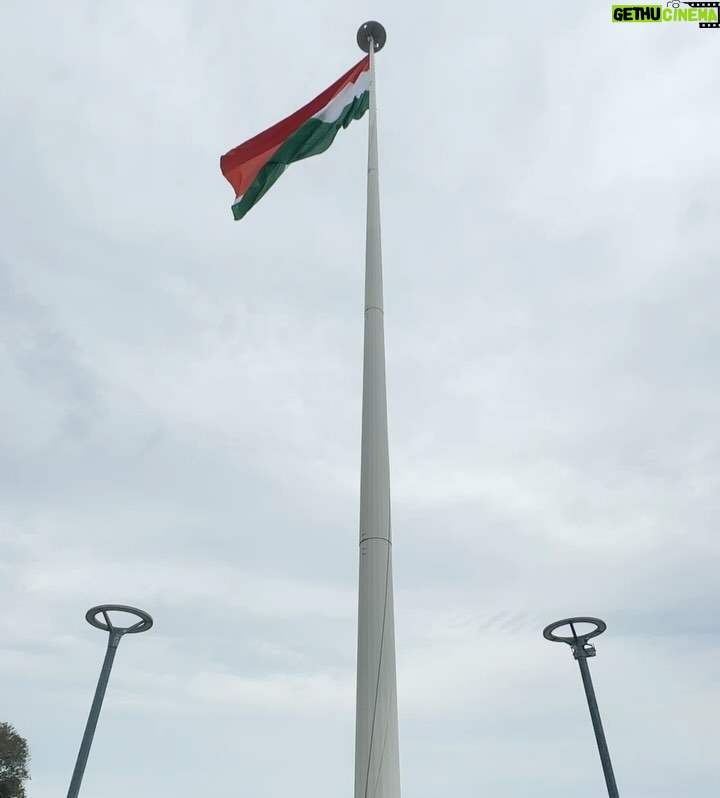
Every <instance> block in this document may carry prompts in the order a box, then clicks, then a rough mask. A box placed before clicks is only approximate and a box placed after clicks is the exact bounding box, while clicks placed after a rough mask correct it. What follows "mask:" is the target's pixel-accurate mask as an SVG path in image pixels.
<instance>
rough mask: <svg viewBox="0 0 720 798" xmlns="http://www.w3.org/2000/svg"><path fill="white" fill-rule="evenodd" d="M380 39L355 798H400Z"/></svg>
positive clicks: (369, 46)
mask: <svg viewBox="0 0 720 798" xmlns="http://www.w3.org/2000/svg"><path fill="white" fill-rule="evenodd" d="M385 39H386V33H385V29H384V28H383V26H382V25H380V23H379V22H366V23H365V24H364V25H362V26H361V27H360V29H359V31H358V34H357V42H358V45H359V46H360V49H361V50H363V51H364V52H366V53H369V56H370V92H369V94H370V98H369V99H370V107H369V115H368V116H369V130H368V176H367V232H366V242H365V246H366V249H365V330H364V354H363V398H362V444H361V455H360V569H359V590H358V651H357V704H356V727H355V798H400V758H399V746H398V716H397V678H396V669H395V620H394V607H393V583H392V535H391V525H390V464H389V454H388V428H387V395H386V385H385V334H384V312H383V283H382V252H381V239H380V192H379V180H378V144H377V107H376V101H375V58H374V56H375V53H376V52H378V51H379V50H380V49H382V47H383V46H384V44H385Z"/></svg>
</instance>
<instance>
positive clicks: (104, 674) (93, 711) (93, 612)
mask: <svg viewBox="0 0 720 798" xmlns="http://www.w3.org/2000/svg"><path fill="white" fill-rule="evenodd" d="M110 612H125V613H128V614H129V615H134V616H135V617H136V618H139V620H138V621H137V623H134V624H133V625H132V626H126V627H119V626H115V625H113V623H112V621H111V620H110V616H109V614H108V613H110ZM98 615H102V616H103V618H104V619H105V620H104V621H100V620H98V617H97V616H98ZM85 619H86V620H87V622H88V623H89V624H90V625H91V626H94V627H95V628H96V629H102V630H103V631H104V632H108V645H107V651H106V652H105V660H104V661H103V665H102V669H101V670H100V678H99V679H98V683H97V687H96V688H95V697H94V698H93V702H92V706H91V707H90V715H89V716H88V719H87V724H86V726H85V733H84V734H83V738H82V742H81V743H80V751H79V752H78V756H77V761H76V762H75V770H74V771H73V775H72V779H71V781H70V788H69V789H68V794H67V798H77V795H78V793H79V792H80V784H81V783H82V778H83V774H84V773H85V765H86V764H87V760H88V754H89V753H90V746H91V745H92V741H93V737H94V736H95V728H96V726H97V722H98V718H99V717H100V709H101V708H102V703H103V698H104V697H105V690H106V688H107V684H108V680H109V678H110V671H111V670H112V666H113V661H114V659H115V652H116V651H117V648H118V646H119V645H120V640H121V639H122V637H123V635H128V634H138V633H139V632H147V630H148V629H150V627H151V626H152V625H153V619H152V618H151V617H150V615H148V613H147V612H145V611H144V610H138V609H136V608H135V607H127V606H125V605H124V604H101V605H99V606H97V607H92V608H91V609H89V610H88V611H87V613H86V614H85Z"/></svg>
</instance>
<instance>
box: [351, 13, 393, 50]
mask: <svg viewBox="0 0 720 798" xmlns="http://www.w3.org/2000/svg"><path fill="white" fill-rule="evenodd" d="M370 40H372V43H373V52H374V53H379V52H380V50H382V48H383V47H384V46H385V42H386V41H387V33H386V32H385V28H383V26H382V25H381V24H380V23H379V22H375V21H373V20H371V21H370V22H364V23H363V24H362V25H361V26H360V28H359V29H358V32H357V43H358V47H359V48H360V49H361V50H362V51H363V52H364V53H369V52H370Z"/></svg>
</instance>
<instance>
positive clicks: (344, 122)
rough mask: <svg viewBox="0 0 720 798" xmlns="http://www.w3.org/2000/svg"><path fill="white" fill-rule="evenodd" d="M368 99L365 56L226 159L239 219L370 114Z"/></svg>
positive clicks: (225, 172) (222, 163)
mask: <svg viewBox="0 0 720 798" xmlns="http://www.w3.org/2000/svg"><path fill="white" fill-rule="evenodd" d="M369 96H370V60H369V57H368V56H365V58H363V59H362V60H361V61H360V62H358V63H357V64H356V65H355V66H354V67H353V68H352V69H350V70H349V71H348V72H346V73H345V74H344V75H343V76H342V77H341V78H340V79H339V80H337V81H335V83H333V85H332V86H330V87H329V88H327V89H325V91H324V92H323V93H322V94H320V95H318V96H317V97H316V98H315V99H314V100H312V101H311V102H309V103H308V104H307V105H305V106H304V107H302V108H301V109H300V110H299V111H296V112H295V113H294V114H291V115H290V116H288V117H287V118H286V119H283V120H282V122H278V123H277V124H276V125H273V126H272V127H271V128H268V130H266V131H264V132H263V133H259V134H258V135H257V136H254V137H253V138H251V139H249V140H248V141H246V142H245V143H244V144H241V145H240V146H239V147H235V149H233V150H230V152H228V153H226V154H225V155H223V156H222V158H220V169H221V171H222V173H223V175H225V178H226V179H227V180H228V182H229V183H230V185H231V186H232V187H233V189H234V190H235V202H233V206H232V211H233V216H234V217H235V219H242V217H243V216H245V214H246V213H247V212H248V211H249V210H250V208H252V207H253V205H255V203H256V202H257V201H258V200H259V199H260V198H261V197H262V196H264V194H265V192H266V191H267V190H268V189H269V188H270V186H272V185H273V183H274V182H275V181H276V180H277V179H278V178H279V177H280V175H281V174H282V173H283V172H284V171H285V169H287V167H288V166H290V164H291V163H294V162H295V161H300V160H302V159H303V158H309V157H310V156H311V155H319V154H320V153H321V152H325V150H327V149H328V147H329V146H330V145H331V144H332V143H333V140H334V139H335V136H336V135H337V132H338V131H339V130H340V128H341V127H347V126H348V125H349V124H350V122H352V120H353V119H360V117H362V116H363V114H364V113H365V112H366V111H367V109H368V105H369Z"/></svg>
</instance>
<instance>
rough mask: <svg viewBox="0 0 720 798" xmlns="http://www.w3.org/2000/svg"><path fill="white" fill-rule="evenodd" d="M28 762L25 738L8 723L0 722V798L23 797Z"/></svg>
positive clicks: (27, 775)
mask: <svg viewBox="0 0 720 798" xmlns="http://www.w3.org/2000/svg"><path fill="white" fill-rule="evenodd" d="M29 762H30V752H29V751H28V744H27V741H26V740H25V738H24V737H21V736H20V735H19V734H18V733H17V731H16V730H15V728H14V727H13V726H11V725H10V724H9V723H0V798H25V782H26V781H27V780H28V779H29V778H30V771H29V769H28V764H29Z"/></svg>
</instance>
